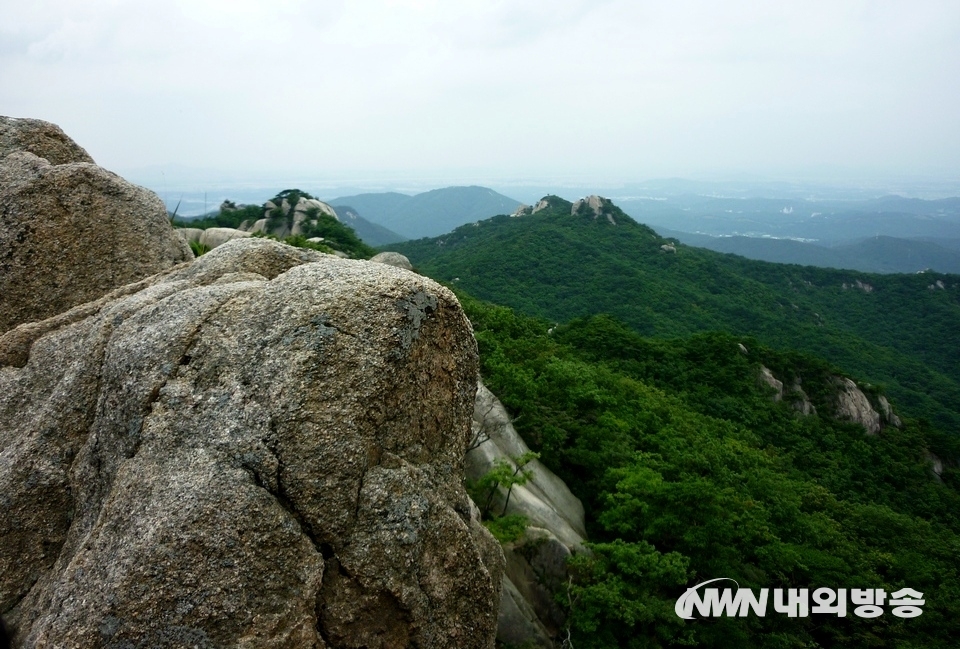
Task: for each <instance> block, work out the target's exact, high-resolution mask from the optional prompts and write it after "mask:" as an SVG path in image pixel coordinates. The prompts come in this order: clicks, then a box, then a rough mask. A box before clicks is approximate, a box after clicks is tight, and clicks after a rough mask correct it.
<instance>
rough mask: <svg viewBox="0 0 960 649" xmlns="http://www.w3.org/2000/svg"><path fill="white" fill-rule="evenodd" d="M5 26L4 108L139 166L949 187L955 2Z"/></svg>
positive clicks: (955, 162)
mask: <svg viewBox="0 0 960 649" xmlns="http://www.w3.org/2000/svg"><path fill="white" fill-rule="evenodd" d="M0 43H2V46H0V88H2V90H0V93H2V94H0V97H2V102H0V107H2V109H0V112H2V113H4V114H8V115H11V116H14V117H34V118H40V119H45V120H48V121H51V122H55V123H57V124H59V125H60V126H61V127H62V128H63V129H64V130H65V131H66V132H67V133H68V134H69V135H70V136H71V137H73V138H74V139H75V140H76V141H77V142H78V143H80V144H81V145H82V146H84V147H85V148H86V149H87V150H88V151H89V152H90V154H91V155H92V156H93V158H94V159H95V160H96V161H97V162H98V163H99V164H101V165H102V166H104V167H106V168H108V169H111V170H114V171H116V172H118V173H120V174H122V175H130V176H133V177H140V178H139V180H140V181H141V182H142V181H143V178H142V176H143V175H144V170H147V169H151V168H152V169H155V170H156V169H160V170H163V169H172V168H174V167H175V166H177V165H183V166H186V167H190V168H194V169H200V170H215V172H211V173H212V174H214V175H220V176H223V177H227V178H233V179H234V181H233V182H235V183H238V182H240V183H242V182H248V181H249V179H250V178H251V177H260V178H263V179H264V181H265V182H267V181H268V180H269V179H268V178H267V177H268V176H269V177H270V179H280V178H284V179H296V178H306V179H324V180H325V181H326V182H328V183H333V184H338V183H339V184H340V185H344V186H346V185H351V184H356V181H357V180H358V179H359V180H366V181H367V182H369V183H374V184H375V183H381V184H383V185H384V186H403V185H404V184H405V183H406V184H416V185H417V186H418V187H423V186H425V185H433V186H444V185H452V184H488V185H492V186H500V187H503V186H508V185H510V184H511V183H512V184H513V185H520V186H522V185H523V184H524V183H528V184H531V183H532V184H544V183H545V182H547V181H550V182H560V183H567V182H573V183H578V184H582V185H584V186H590V185H603V184H607V185H616V184H617V183H629V182H638V181H643V180H646V179H650V178H670V177H684V178H736V177H741V176H744V175H747V176H756V177H765V178H770V179H772V180H780V181H791V180H799V181H803V182H821V183H822V182H826V183H836V184H843V183H855V184H856V183H864V182H866V183H876V182H882V181H883V179H894V180H896V182H897V183H901V184H903V183H904V182H906V181H909V179H914V180H915V181H916V182H918V183H920V184H923V183H928V182H931V181H933V182H936V183H945V184H951V183H953V184H956V183H957V182H958V181H960V120H957V119H956V109H955V107H956V106H957V105H958V104H960V101H958V100H960V84H957V83H956V79H957V78H960V4H958V3H955V2H938V1H930V0H928V1H919V2H918V1H913V2H910V3H907V2H884V3H878V2H866V1H856V2H841V3H836V2H805V3H802V4H799V3H797V4H790V5H787V4H782V3H777V4H776V5H771V4H770V3H759V2H746V1H737V2H725V3H722V6H721V5H720V4H718V3H710V2H702V1H701V2H677V3H669V5H668V4H665V3H653V2H639V3H638V2H627V1H621V0H610V1H603V2H597V1H595V0H590V1H587V0H553V1H551V2H546V0H528V1H525V2H505V1H502V2H489V1H487V2H473V1H468V2H462V3H455V4H451V3H442V2H439V1H434V0H363V1H357V2H349V3H348V2H345V1H332V2H306V1H299V0H277V1H274V2H270V3H266V2H261V1H258V0H245V1H243V2H229V3H228V2H224V1H223V0H193V1H190V2H187V1H186V0H180V1H170V2H160V1H149V0H146V1H144V0H141V1H138V2H134V1H132V0H89V1H88V2H84V3H72V2H67V1H66V0H38V1H37V2H33V3H12V2H6V3H5V6H4V21H3V24H2V25H0ZM166 175H167V174H166V172H164V173H163V174H161V178H160V179H159V181H158V182H163V183H166V182H170V179H169V178H165V176H166ZM491 179H493V181H495V182H491ZM196 180H197V181H198V182H200V183H201V184H206V183H209V182H211V181H212V179H210V178H197V179H196ZM151 184H153V185H156V184H157V182H154V181H151ZM154 188H156V187H154Z"/></svg>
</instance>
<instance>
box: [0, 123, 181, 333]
mask: <svg viewBox="0 0 960 649" xmlns="http://www.w3.org/2000/svg"><path fill="white" fill-rule="evenodd" d="M17 146H20V147H23V148H22V149H20V150H14V149H13V148H12V147H17ZM0 147H2V152H3V157H2V159H0V251H3V252H2V255H3V256H2V257H0V333H2V332H4V331H7V330H9V329H12V328H13V327H15V326H17V325H18V324H21V323H25V322H33V321H38V320H43V319H45V318H49V317H51V316H54V315H56V314H58V313H61V312H63V311H66V310H67V309H69V308H71V307H73V306H76V305H78V304H83V303H84V302H88V301H90V300H95V299H97V298H99V297H101V296H102V295H104V294H106V293H108V292H109V291H111V290H113V289H115V288H117V287H120V286H123V285H125V284H129V283H130V282H134V281H137V280H140V279H143V278H145V277H148V276H150V275H153V274H154V273H158V272H160V271H162V270H166V269H168V268H170V267H171V266H173V265H175V264H178V263H181V262H184V261H188V260H190V259H193V253H192V252H191V251H190V247H189V246H188V245H187V243H186V242H184V241H183V239H181V238H180V237H179V236H178V235H177V234H176V233H175V232H174V230H173V227H172V226H171V225H170V222H169V221H168V219H167V211H166V208H165V207H164V205H163V202H162V201H161V200H160V198H159V197H157V195H156V194H154V193H153V192H151V191H149V190H146V189H144V188H142V187H137V186H136V185H132V184H130V183H128V182H127V181H125V180H123V179H122V178H120V177H119V176H117V175H115V174H112V173H110V172H109V171H106V170H105V169H102V168H101V167H98V166H97V165H95V164H93V162H92V161H91V160H90V159H89V156H88V155H87V154H86V152H85V151H84V150H83V149H81V148H80V147H79V146H78V145H76V144H75V143H74V142H73V141H72V140H70V139H69V138H67V136H66V135H64V134H63V131H61V130H60V129H59V128H58V127H56V126H54V125H53V124H47V123H46V122H41V121H39V120H11V119H10V118H0ZM35 152H39V154H44V155H48V156H50V158H52V160H50V159H48V158H44V157H40V155H39V154H38V153H35Z"/></svg>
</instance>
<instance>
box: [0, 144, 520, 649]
mask: <svg viewBox="0 0 960 649" xmlns="http://www.w3.org/2000/svg"><path fill="white" fill-rule="evenodd" d="M29 164H34V165H36V164H37V163H36V161H33V162H29ZM0 357H2V359H3V360H2V361H0V362H2V366H0V508H2V510H3V512H4V516H2V517H0V613H2V614H3V616H4V618H5V619H6V621H7V623H8V625H10V626H11V627H12V629H13V632H14V646H20V647H183V646H192V647H226V646H230V647H251V648H252V647H370V648H373V647H377V648H388V647H408V646H409V647H423V648H431V649H432V648H442V647H451V648H452V647H457V648H470V647H477V648H481V647H482V648H487V647H492V646H493V643H494V635H495V633H496V627H497V605H498V601H499V598H500V578H501V573H502V569H503V555H502V553H501V550H500V548H499V546H498V544H497V543H496V541H495V540H494V539H493V538H492V537H491V536H490V535H489V533H488V532H487V531H486V530H485V529H484V528H483V527H482V526H481V525H480V523H479V521H478V517H477V514H476V509H475V508H473V507H471V503H470V501H469V498H468V497H467V494H466V493H465V490H464V488H463V471H464V469H463V462H464V450H465V447H466V444H467V442H468V438H469V436H470V421H471V413H472V412H473V409H474V395H475V391H476V386H477V357H476V343H475V341H474V339H473V335H472V330H471V326H470V323H469V322H468V321H467V319H466V317H465V316H464V314H463V312H462V310H461V309H460V306H459V304H458V302H457V300H456V299H455V298H454V296H453V295H452V294H451V293H450V292H449V291H447V290H446V289H444V288H443V287H441V286H439V285H438V284H436V283H434V282H433V281H431V280H428V279H426V278H423V277H421V276H419V275H416V274H414V273H410V272H408V271H405V270H402V269H398V268H394V267H391V266H388V265H385V264H375V263H370V262H363V261H350V260H343V259H338V258H336V257H334V256H331V255H324V254H321V253H316V252H313V251H309V250H300V249H295V248H291V247H289V246H286V245H283V244H280V243H276V242H273V241H268V240H264V239H255V238H247V239H237V240H234V241H230V242H228V243H226V244H224V245H222V246H220V247H218V248H217V249H216V250H214V251H212V252H210V253H208V254H207V255H204V256H203V257H201V258H199V259H197V260H196V261H195V262H193V263H192V264H185V265H181V266H177V267H175V268H173V269H171V270H167V271H164V272H162V273H160V274H157V275H155V276H153V277H151V278H149V279H146V280H142V281H140V282H139V283H137V284H133V285H129V286H125V287H123V288H121V289H117V290H114V291H113V292H112V293H110V294H108V295H106V296H104V297H102V298H100V299H98V300H96V301H93V302H89V303H86V304H83V305H80V306H77V307H75V308H73V309H71V310H69V311H65V312H63V313H60V314H58V315H56V316H55V317H54V318H52V319H49V320H46V321H42V322H35V323H31V324H25V325H23V326H20V327H18V328H16V329H13V330H12V331H9V332H7V334H5V335H3V336H2V337H0Z"/></svg>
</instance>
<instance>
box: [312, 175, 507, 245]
mask: <svg viewBox="0 0 960 649" xmlns="http://www.w3.org/2000/svg"><path fill="white" fill-rule="evenodd" d="M327 202H328V203H330V204H331V205H333V206H335V207H339V206H350V207H352V208H353V209H355V210H356V211H357V212H358V213H359V214H361V215H362V216H363V217H364V218H366V219H368V220H370V221H372V222H374V223H377V224H379V225H381V226H383V227H385V228H389V229H390V230H392V231H393V232H395V233H397V234H399V235H402V237H410V238H416V237H429V236H435V235H438V234H441V233H443V232H448V231H449V230H451V229H452V228H455V227H457V226H458V225H461V224H462V223H469V222H470V221H475V220H477V219H483V218H487V217H489V216H493V215H494V214H501V213H508V212H512V211H513V210H514V209H516V208H517V207H518V206H519V205H520V202H519V201H517V200H515V199H513V198H510V197H508V196H504V195H503V194H499V193H497V192H495V191H493V190H492V189H489V188H487V187H478V186H475V185H473V186H469V187H444V188H442V189H434V190H431V191H428V192H423V193H420V194H416V195H414V196H408V195H407V194H400V193H398V192H383V193H370V194H357V195H354V196H341V197H339V198H334V199H331V200H329V201H327Z"/></svg>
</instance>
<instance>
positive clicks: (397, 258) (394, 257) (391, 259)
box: [370, 252, 413, 270]
mask: <svg viewBox="0 0 960 649" xmlns="http://www.w3.org/2000/svg"><path fill="white" fill-rule="evenodd" d="M370 261H375V262H377V263H380V264H388V265H390V266H396V267H397V268H402V269H404V270H413V264H411V263H410V260H409V259H407V258H406V256H404V255H401V254H400V253H399V252H381V253H380V254H378V255H374V256H373V257H371V258H370Z"/></svg>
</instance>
